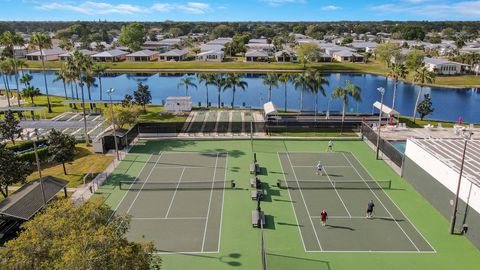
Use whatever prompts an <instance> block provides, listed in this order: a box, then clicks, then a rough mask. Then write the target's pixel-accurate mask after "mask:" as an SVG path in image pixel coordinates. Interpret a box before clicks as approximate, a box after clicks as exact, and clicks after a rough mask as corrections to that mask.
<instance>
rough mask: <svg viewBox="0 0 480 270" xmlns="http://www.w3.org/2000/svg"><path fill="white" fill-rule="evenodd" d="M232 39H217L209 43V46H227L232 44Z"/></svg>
mask: <svg viewBox="0 0 480 270" xmlns="http://www.w3.org/2000/svg"><path fill="white" fill-rule="evenodd" d="M232 40H233V39H232V38H217V39H214V40H211V41H209V42H207V43H206V44H208V45H225V44H227V43H229V42H232Z"/></svg>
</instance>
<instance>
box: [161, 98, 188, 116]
mask: <svg viewBox="0 0 480 270" xmlns="http://www.w3.org/2000/svg"><path fill="white" fill-rule="evenodd" d="M191 110H192V97H186V96H182V97H167V102H166V103H165V111H166V112H175V113H178V112H189V111H191Z"/></svg>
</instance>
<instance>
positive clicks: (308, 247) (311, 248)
mask: <svg viewBox="0 0 480 270" xmlns="http://www.w3.org/2000/svg"><path fill="white" fill-rule="evenodd" d="M277 155H278V159H279V161H280V164H281V166H282V171H283V175H284V177H285V178H284V179H281V180H279V185H280V186H281V187H282V188H284V189H288V193H289V195H290V199H291V202H292V205H293V208H294V212H295V217H296V220H297V224H298V228H299V233H300V237H301V239H302V243H303V246H304V249H305V251H306V252H387V253H388V252H392V253H410V252H412V253H431V252H435V250H434V249H433V247H432V246H431V245H430V244H429V243H428V241H427V240H426V239H425V238H424V237H423V235H422V234H421V233H420V232H419V231H418V230H417V229H416V228H415V226H414V225H413V224H412V223H411V222H410V221H409V219H408V218H407V217H406V216H405V215H404V214H403V212H402V211H401V210H400V209H399V208H398V207H397V206H396V204H395V203H394V202H393V201H392V200H391V199H390V197H389V196H388V195H387V193H385V191H384V189H388V188H392V189H393V188H395V186H391V182H390V181H389V180H384V181H375V179H373V177H372V176H371V175H370V174H369V173H368V171H367V170H366V169H365V168H364V167H363V165H362V164H361V163H360V162H359V160H358V159H357V158H356V157H355V156H354V155H353V154H352V153H349V152H334V153H313V152H311V153H309V152H278V153H277ZM318 161H321V162H322V163H323V165H324V175H321V174H319V175H317V174H316V173H315V170H316V169H315V166H316V164H317V163H318ZM370 200H373V202H374V204H375V215H374V217H373V218H368V219H367V218H366V206H367V203H368V202H369V201H370ZM322 209H326V211H327V213H328V220H327V225H326V226H325V227H323V226H322V225H321V222H320V212H321V211H322Z"/></svg>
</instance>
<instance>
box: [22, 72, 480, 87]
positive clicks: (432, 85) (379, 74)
mask: <svg viewBox="0 0 480 270" xmlns="http://www.w3.org/2000/svg"><path fill="white" fill-rule="evenodd" d="M311 68H317V69H319V70H320V72H322V73H325V74H328V73H345V74H371V75H377V76H383V77H386V73H384V72H377V71H370V70H356V69H321V67H319V66H312V67H311ZM21 70H34V71H42V70H43V69H42V68H41V67H29V68H23V69H21ZM45 70H47V71H58V70H60V68H58V67H46V68H45ZM303 71H304V69H303V68H298V69H297V68H229V67H226V68H208V67H207V68H115V67H107V72H111V73H117V72H123V73H138V72H145V73H162V72H165V73H170V72H171V73H189V72H207V73H208V72H210V73H231V72H241V73H244V72H248V73H292V74H293V73H301V72H303ZM464 76H465V75H464ZM439 77H440V78H446V77H455V76H439ZM478 80H479V84H474V85H449V84H436V83H434V84H424V85H423V86H427V87H442V88H449V89H457V90H458V89H469V88H480V76H479V77H478ZM399 81H402V82H406V83H410V84H413V82H411V81H409V80H405V79H400V80H399ZM419 85H420V84H419Z"/></svg>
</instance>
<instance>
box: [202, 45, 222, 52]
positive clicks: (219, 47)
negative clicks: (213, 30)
mask: <svg viewBox="0 0 480 270" xmlns="http://www.w3.org/2000/svg"><path fill="white" fill-rule="evenodd" d="M224 49H225V46H224V45H221V44H208V43H206V44H202V45H200V52H209V51H223V50H224Z"/></svg>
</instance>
